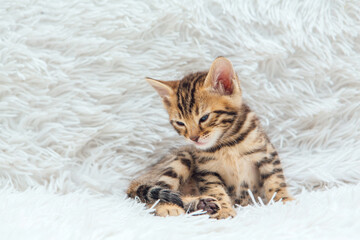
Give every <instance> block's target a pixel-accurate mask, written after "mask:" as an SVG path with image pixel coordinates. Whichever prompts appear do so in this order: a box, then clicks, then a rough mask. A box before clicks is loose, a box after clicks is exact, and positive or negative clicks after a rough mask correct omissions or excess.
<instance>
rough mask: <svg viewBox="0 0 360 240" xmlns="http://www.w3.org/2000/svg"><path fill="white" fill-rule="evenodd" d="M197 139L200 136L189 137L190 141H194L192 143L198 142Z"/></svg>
mask: <svg viewBox="0 0 360 240" xmlns="http://www.w3.org/2000/svg"><path fill="white" fill-rule="evenodd" d="M199 138H200V136H191V137H190V139H191V141H194V142H198V141H199Z"/></svg>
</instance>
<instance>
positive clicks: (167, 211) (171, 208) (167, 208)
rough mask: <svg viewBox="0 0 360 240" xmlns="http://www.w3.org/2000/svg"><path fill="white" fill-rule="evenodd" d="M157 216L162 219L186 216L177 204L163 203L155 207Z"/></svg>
mask: <svg viewBox="0 0 360 240" xmlns="http://www.w3.org/2000/svg"><path fill="white" fill-rule="evenodd" d="M155 209H156V211H155V215H157V216H160V217H166V216H179V215H181V214H185V210H184V209H183V208H182V207H179V206H178V205H175V204H169V203H163V204H160V205H158V206H156V207H155Z"/></svg>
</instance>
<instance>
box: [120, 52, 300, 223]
mask: <svg viewBox="0 0 360 240" xmlns="http://www.w3.org/2000/svg"><path fill="white" fill-rule="evenodd" d="M147 81H148V82H149V83H150V84H151V85H152V86H153V87H154V88H155V90H156V91H157V92H158V93H159V95H160V96H161V97H162V99H163V103H164V106H165V108H166V110H167V111H168V113H169V117H170V123H171V124H172V125H173V127H174V128H175V130H176V131H177V132H178V133H179V134H180V135H183V136H184V137H185V138H186V140H187V141H189V142H190V143H192V144H191V145H190V146H186V147H183V148H180V149H178V150H176V151H173V152H172V153H170V154H168V155H167V156H166V157H164V158H163V159H161V160H160V161H159V162H158V163H156V164H154V165H153V166H151V167H149V168H148V169H147V170H146V171H145V173H144V174H143V175H142V176H140V177H139V178H137V179H135V180H134V181H132V182H131V184H130V187H129V189H128V190H127V194H128V196H129V197H132V198H134V197H135V196H138V197H139V198H140V200H141V201H143V202H145V203H147V205H148V206H151V205H152V204H153V203H154V202H155V201H157V200H158V199H160V202H159V204H157V205H156V206H155V210H156V214H157V215H159V216H168V215H170V216H176V215H180V214H183V213H185V212H193V211H197V210H204V211H206V212H207V213H208V214H209V215H210V217H211V218H217V219H222V218H227V217H233V216H235V215H236V212H235V210H234V209H233V207H232V206H233V205H234V204H239V205H241V206H246V205H248V204H249V203H251V200H250V199H251V198H250V196H249V192H248V189H250V190H251V192H252V193H253V195H254V197H255V199H257V198H258V197H261V198H263V199H264V200H265V201H269V200H270V199H271V198H272V197H273V195H274V193H276V195H275V197H274V200H275V201H278V200H280V199H282V201H289V200H292V199H293V198H292V197H291V196H290V194H289V193H288V191H287V188H286V183H285V178H284V175H283V169H282V167H281V162H280V159H279V156H278V153H277V152H276V150H275V148H274V146H273V145H272V144H271V143H270V140H269V138H268V137H267V136H266V134H265V133H264V131H263V129H262V128H261V126H260V123H259V119H258V118H257V117H256V115H255V113H254V112H252V111H251V110H250V108H249V107H248V106H247V105H246V104H244V103H243V99H242V93H241V88H240V81H239V79H238V77H237V75H236V73H235V72H234V69H233V66H232V64H231V62H230V61H229V60H228V59H226V58H224V57H219V58H217V59H216V60H215V61H214V62H213V63H212V65H211V67H210V70H209V72H198V73H194V74H189V75H187V76H185V77H184V78H183V79H182V80H181V81H159V80H154V79H150V78H148V79H147Z"/></svg>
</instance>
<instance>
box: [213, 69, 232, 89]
mask: <svg viewBox="0 0 360 240" xmlns="http://www.w3.org/2000/svg"><path fill="white" fill-rule="evenodd" d="M215 89H219V90H221V91H224V94H226V95H230V94H232V93H233V83H232V74H231V73H229V72H224V71H223V72H220V73H219V74H218V76H217V77H216V80H215Z"/></svg>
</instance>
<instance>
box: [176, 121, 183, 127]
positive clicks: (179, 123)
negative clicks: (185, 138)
mask: <svg viewBox="0 0 360 240" xmlns="http://www.w3.org/2000/svg"><path fill="white" fill-rule="evenodd" d="M176 124H177V125H179V126H185V124H184V123H183V122H180V121H176Z"/></svg>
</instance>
